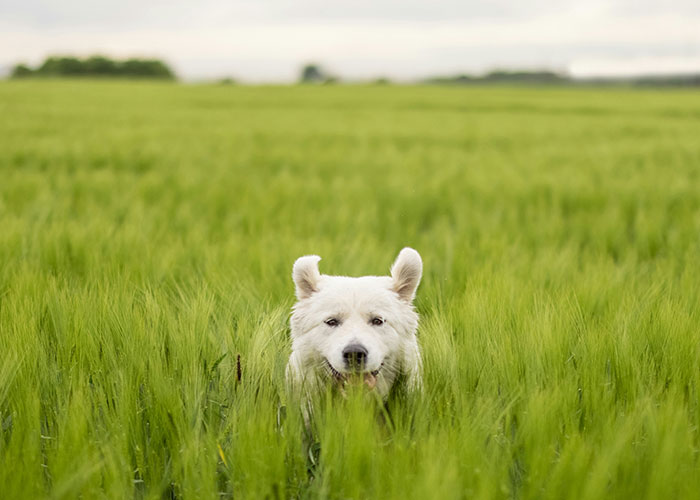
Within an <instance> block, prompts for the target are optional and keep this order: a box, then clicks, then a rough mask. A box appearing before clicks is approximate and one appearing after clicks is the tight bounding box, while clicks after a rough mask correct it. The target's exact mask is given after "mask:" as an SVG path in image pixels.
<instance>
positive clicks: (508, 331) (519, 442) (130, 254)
mask: <svg viewBox="0 0 700 500" xmlns="http://www.w3.org/2000/svg"><path fill="white" fill-rule="evenodd" d="M0 144H1V146H0V424H1V433H2V434H1V437H0V496H1V497H2V498H7V499H22V498H43V497H50V498H67V499H73V498H153V499H159V498H183V499H192V498H256V499H257V498H270V499H273V498H319V497H323V498H326V497H327V498H401V499H404V498H421V499H425V498H439V499H448V498H518V499H535V498H536V499H542V498H552V499H559V498H567V497H568V498H587V499H592V500H597V499H600V498H603V497H613V498H634V499H639V498H664V499H672V498H697V497H698V491H700V435H699V433H700V430H699V427H700V305H699V304H700V93H698V92H697V91H652V90H649V91H632V90H625V89H619V90H611V89H607V90H601V89H554V88H550V89H536V88H532V89H508V88H490V89H489V88H437V87H432V88H431V87H392V86H376V87H347V86H327V87H314V86H309V87H261V88H254V87H239V86H223V85H222V86H204V85H201V86H196V85H191V86H187V85H178V84H155V83H134V82H121V83H119V82H116V83H115V82H89V81H80V82H70V81H62V82H61V81H36V82H12V83H10V82H0ZM406 245H409V246H412V247H414V248H416V249H417V250H418V251H419V252H420V253H421V255H422V256H423V260H424V276H423V282H422V284H421V287H420V288H419V291H418V297H417V301H416V306H417V309H418V311H419V312H420V314H421V326H420V329H419V335H420V342H421V345H422V348H423V353H424V365H425V374H424V390H423V393H422V394H421V395H416V396H409V397H400V398H393V399H391V400H390V401H389V403H388V405H387V407H386V408H382V407H381V405H378V404H376V402H374V401H373V400H372V398H371V394H366V393H364V391H357V392H353V393H351V394H349V396H348V397H347V399H343V398H339V397H334V396H327V397H324V398H322V400H321V401H319V402H318V404H319V405H320V407H321V410H322V411H320V412H318V418H317V419H316V420H315V422H314V440H313V443H311V446H310V450H309V451H308V453H307V451H306V444H308V443H304V440H303V439H302V435H303V428H304V426H303V423H302V419H301V418H300V415H299V411H298V406H297V405H296V404H295V402H294V401H293V398H292V397H291V395H290V394H288V393H287V391H286V389H285V383H284V367H285V363H286V360H287V357H288V355H289V339H288V335H289V331H288V326H287V321H288V316H289V310H290V307H291V305H292V303H293V285H292V281H291V277H290V273H291V266H292V263H293V262H294V259H295V258H296V257H298V256H300V255H303V254H308V253H317V254H319V255H321V256H322V257H323V261H322V262H321V271H322V272H325V273H329V274H349V275H359V274H385V273H387V272H388V269H389V266H390V264H391V262H392V260H393V259H394V257H395V256H396V254H397V252H398V251H399V250H400V249H401V248H402V247H403V246H406Z"/></svg>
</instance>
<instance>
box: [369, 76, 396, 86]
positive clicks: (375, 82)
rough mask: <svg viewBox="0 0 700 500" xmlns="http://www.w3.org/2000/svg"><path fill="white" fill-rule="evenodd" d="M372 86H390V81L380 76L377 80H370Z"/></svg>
mask: <svg viewBox="0 0 700 500" xmlns="http://www.w3.org/2000/svg"><path fill="white" fill-rule="evenodd" d="M372 84H373V85H390V84H391V80H389V79H388V78H387V77H385V76H380V77H379V78H375V79H374V80H372Z"/></svg>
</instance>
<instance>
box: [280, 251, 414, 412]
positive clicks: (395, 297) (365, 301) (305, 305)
mask: <svg viewBox="0 0 700 500" xmlns="http://www.w3.org/2000/svg"><path fill="white" fill-rule="evenodd" d="M320 260H321V257H319V256H317V255H308V256H305V257H300V258H299V259H297V261H296V262H295V263H294V269H293V271H292V277H293V279H294V283H295V285H296V296H297V299H298V302H297V303H296V304H295V305H294V308H293V313H292V317H291V321H290V324H291V336H292V354H291V356H290V358H289V364H288V365H287V378H288V380H289V381H290V382H291V383H292V384H293V385H294V386H295V387H297V388H298V387H300V386H303V388H304V390H305V391H306V392H307V393H308V392H310V391H314V390H318V389H319V388H320V387H323V384H324V383H328V382H335V383H337V384H338V385H339V386H341V387H343V386H344V385H345V384H346V383H350V382H353V381H356V382H359V383H362V382H364V384H366V385H367V386H368V387H369V388H370V389H374V390H375V391H377V392H378V394H379V395H380V396H381V397H382V398H384V399H386V397H387V396H388V395H389V391H390V390H391V387H392V385H393V384H394V382H395V381H396V380H397V377H398V376H399V375H403V376H405V378H406V382H407V386H408V388H409V389H416V388H418V387H420V384H421V358H420V350H419V348H418V341H417V339H416V329H417V327H418V314H417V313H416V312H415V311H414V309H413V305H412V302H413V298H414V296H415V293H416V288H418V284H419V283H420V279H421V274H422V270H423V263H422V261H421V258H420V255H419V254H418V252H416V251H415V250H413V249H412V248H404V249H403V250H401V252H400V253H399V256H398V257H397V258H396V262H394V265H393V266H392V267H391V276H363V277H360V278H349V277H346V276H327V275H322V274H320V273H319V271H318V262H319V261H320Z"/></svg>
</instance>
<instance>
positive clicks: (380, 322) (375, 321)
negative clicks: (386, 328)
mask: <svg viewBox="0 0 700 500" xmlns="http://www.w3.org/2000/svg"><path fill="white" fill-rule="evenodd" d="M370 323H372V324H373V325H374V326H382V325H383V324H384V320H383V319H382V318H379V317H375V318H372V321H370Z"/></svg>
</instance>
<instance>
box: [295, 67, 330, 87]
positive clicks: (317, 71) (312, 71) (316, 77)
mask: <svg viewBox="0 0 700 500" xmlns="http://www.w3.org/2000/svg"><path fill="white" fill-rule="evenodd" d="M327 79H328V77H327V75H326V74H325V72H324V71H323V69H321V67H320V66H319V65H317V64H307V65H305V66H304V67H303V68H301V75H300V76H299V81H300V82H301V83H321V82H324V81H326V80H327Z"/></svg>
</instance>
